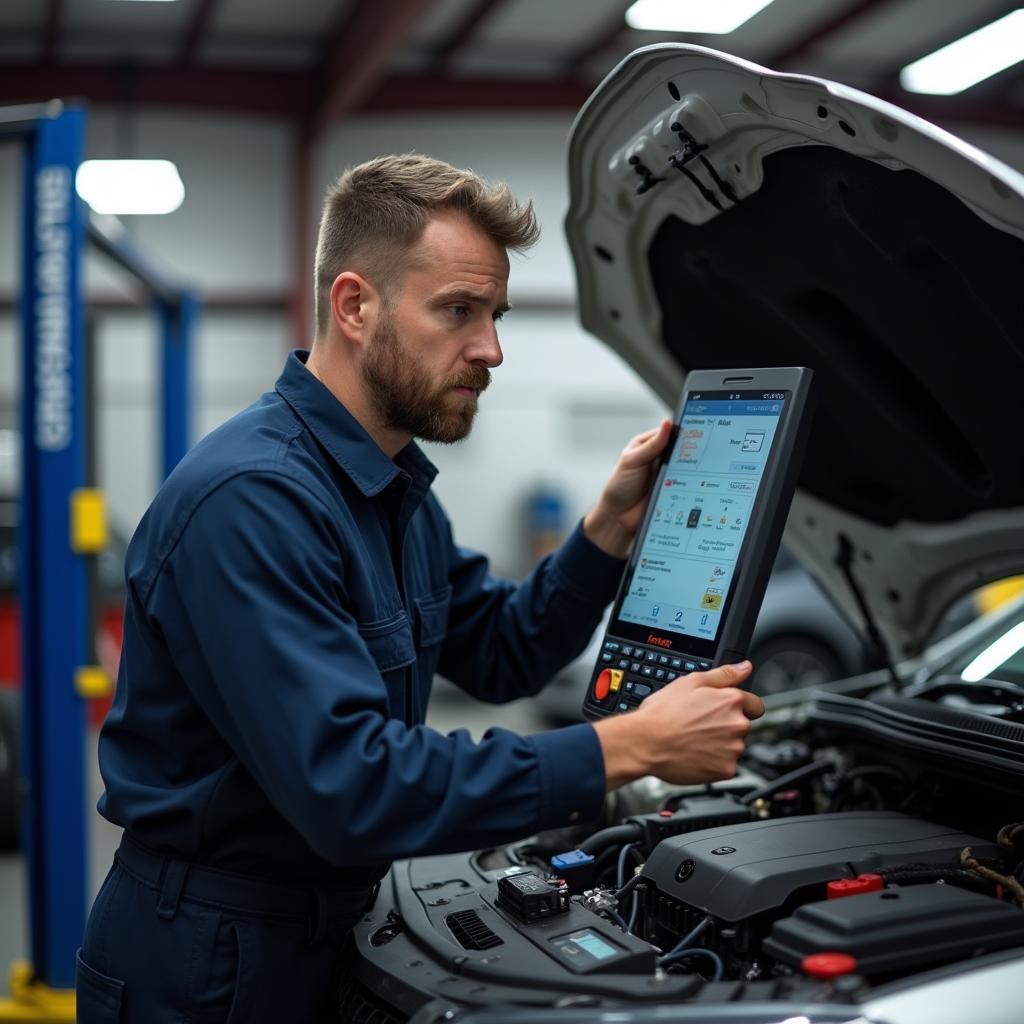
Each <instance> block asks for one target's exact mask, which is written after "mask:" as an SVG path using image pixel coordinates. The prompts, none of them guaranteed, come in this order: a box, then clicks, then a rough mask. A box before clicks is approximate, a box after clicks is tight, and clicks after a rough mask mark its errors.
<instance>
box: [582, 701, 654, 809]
mask: <svg viewBox="0 0 1024 1024" xmlns="http://www.w3.org/2000/svg"><path fill="white" fill-rule="evenodd" d="M641 730H642V726H641V723H640V721H639V720H638V718H637V716H635V715H613V716H612V717H610V718H605V719H603V720H602V721H600V722H595V723H594V731H595V732H596V733H597V739H598V742H599V743H600V744H601V753H602V754H603V755H604V774H605V789H606V790H607V791H608V792H609V793H610V792H611V791H612V790H613V789H618V788H619V786H624V785H626V783H627V782H632V781H633V780H634V779H639V778H642V777H643V776H644V775H649V774H650V772H651V766H650V765H649V764H648V763H647V761H646V760H645V758H644V757H643V755H642V750H643V736H642V735H641Z"/></svg>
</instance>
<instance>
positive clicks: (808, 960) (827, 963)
mask: <svg viewBox="0 0 1024 1024" xmlns="http://www.w3.org/2000/svg"><path fill="white" fill-rule="evenodd" d="M800 966H801V967H802V968H803V972H804V974H808V975H810V976H811V977H812V978H817V979H818V980H819V981H830V980H831V979H832V978H841V977H842V976H843V975H844V974H853V973H854V971H856V970H857V961H856V959H855V958H854V957H852V956H850V955H849V954H848V953H812V954H811V955H810V956H805V957H804V958H803V961H802V962H801V964H800Z"/></svg>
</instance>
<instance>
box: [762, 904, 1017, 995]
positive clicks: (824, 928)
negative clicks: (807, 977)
mask: <svg viewBox="0 0 1024 1024" xmlns="http://www.w3.org/2000/svg"><path fill="white" fill-rule="evenodd" d="M1021 945H1024V914H1022V913H1021V912H1020V911H1019V910H1018V909H1017V908H1016V907H1012V906H1010V905H1009V904H1008V903H1000V902H999V901H998V900H994V899H992V897H991V896H982V895H980V894H979V893H976V892H966V891H965V890H963V889H957V888H955V887H954V886H952V885H934V884H932V885H915V886H912V887H908V888H897V889H887V890H886V891H885V892H870V893H865V894H863V895H861V896H850V897H848V898H846V899H839V900H828V901H826V902H822V903H810V904H808V905H807V906H805V907H800V908H798V909H797V911H796V913H795V914H794V915H793V916H792V917H787V918H785V919H784V920H782V921H776V922H775V926H774V927H773V928H772V933H771V936H770V938H769V939H768V940H767V941H766V942H765V944H764V951H765V952H766V953H768V954H769V955H770V956H773V957H775V959H777V960H781V961H782V962H783V963H786V964H789V965H790V966H792V967H799V966H800V962H801V960H803V958H804V957H805V956H807V955H808V954H811V953H823V952H829V953H848V954H850V955H851V956H854V957H856V959H857V973H858V974H865V975H868V976H869V977H871V976H874V975H879V974H893V973H899V972H901V971H907V970H911V969H913V968H916V967H923V966H927V965H932V964H936V963H942V962H950V961H955V960H961V959H963V958H965V957H970V956H978V955H979V954H981V953H988V952H992V951H993V950H997V949H1007V948H1010V947H1013V946H1021Z"/></svg>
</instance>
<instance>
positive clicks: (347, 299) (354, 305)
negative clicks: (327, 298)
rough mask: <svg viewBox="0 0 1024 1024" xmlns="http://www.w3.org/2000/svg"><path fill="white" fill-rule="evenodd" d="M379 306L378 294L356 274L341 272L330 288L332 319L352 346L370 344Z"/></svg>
mask: <svg viewBox="0 0 1024 1024" xmlns="http://www.w3.org/2000/svg"><path fill="white" fill-rule="evenodd" d="M379 304H380V298H379V295H378V293H377V290H376V289H375V288H374V287H373V285H371V284H370V282H369V281H367V280H366V278H365V277H363V276H362V275H360V274H357V273H356V272H355V271H352V270H346V271H344V272H343V273H341V274H339V275H338V276H337V277H336V278H335V279H334V283H333V284H332V285H331V319H332V320H333V321H334V324H335V326H336V327H337V329H338V330H339V331H340V332H341V333H342V334H343V335H344V336H345V337H346V338H347V339H348V340H349V341H351V342H352V343H353V344H355V345H360V344H363V343H364V342H366V341H368V340H369V338H370V336H371V334H372V332H373V325H374V322H375V320H376V316H377V307H378V306H379Z"/></svg>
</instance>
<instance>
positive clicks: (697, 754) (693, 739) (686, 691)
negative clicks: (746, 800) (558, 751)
mask: <svg viewBox="0 0 1024 1024" xmlns="http://www.w3.org/2000/svg"><path fill="white" fill-rule="evenodd" d="M750 671H751V666H750V662H749V661H744V662H741V663H740V664H739V665H721V666H719V667H718V668H713V669H711V670H710V671H708V672H694V673H692V674H691V675H688V676H682V677H681V678H679V679H677V680H676V681H675V682H672V683H669V684H668V686H666V687H664V688H662V689H661V690H659V691H658V692H657V693H653V694H651V696H650V697H648V698H647V700H645V701H644V702H643V704H641V705H640V707H639V708H638V709H637V710H636V711H633V712H629V713H627V714H623V715H612V716H611V717H609V718H606V719H603V720H602V721H600V722H597V723H595V725H594V729H595V731H596V732H597V736H598V740H599V741H600V743H601V751H602V753H603V754H604V765H605V777H606V780H607V782H606V784H607V788H608V789H609V790H612V789H617V788H618V787H619V786H622V785H625V783H627V782H631V781H632V780H633V779H637V778H640V777H641V776H643V775H656V776H657V777H658V778H659V779H664V780H665V781H666V782H670V783H672V784H673V785H677V786H681V785H689V784H693V783H703V782H717V781H718V780H719V779H728V778H732V776H733V775H735V774H736V762H737V760H738V759H739V757H740V755H741V754H742V753H743V746H744V739H745V737H746V735H747V733H748V732H750V722H751V720H752V719H755V718H760V717H761V715H763V714H764V704H763V703H762V701H761V698H760V697H758V696H756V695H755V694H752V693H747V692H745V691H743V690H740V689H737V687H738V686H739V685H740V683H742V682H743V681H744V680H745V679H746V678H747V677H748V676H749V675H750Z"/></svg>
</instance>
